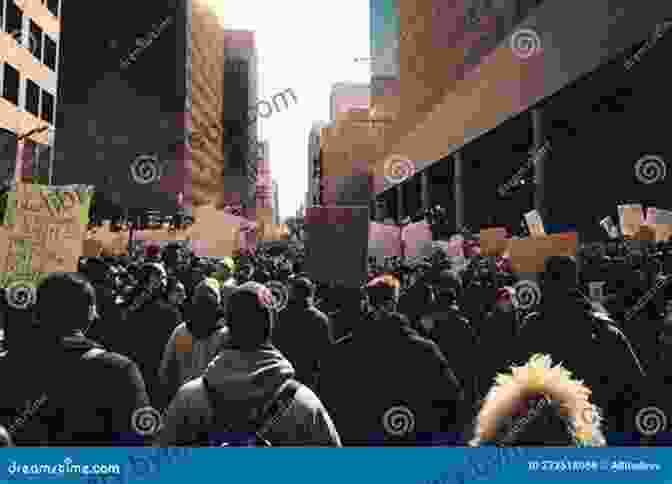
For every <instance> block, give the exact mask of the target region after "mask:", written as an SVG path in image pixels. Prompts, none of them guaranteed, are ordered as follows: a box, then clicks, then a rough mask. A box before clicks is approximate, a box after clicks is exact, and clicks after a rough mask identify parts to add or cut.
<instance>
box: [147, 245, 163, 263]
mask: <svg viewBox="0 0 672 484" xmlns="http://www.w3.org/2000/svg"><path fill="white" fill-rule="evenodd" d="M145 258H146V259H147V260H148V261H150V262H159V261H161V246H159V245H156V244H152V245H149V246H148V247H147V249H146V250H145Z"/></svg>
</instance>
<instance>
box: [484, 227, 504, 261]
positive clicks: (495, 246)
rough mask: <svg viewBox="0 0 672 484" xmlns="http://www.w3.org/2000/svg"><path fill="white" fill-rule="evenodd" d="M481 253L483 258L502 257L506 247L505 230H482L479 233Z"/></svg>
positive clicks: (498, 228) (501, 228) (499, 228)
mask: <svg viewBox="0 0 672 484" xmlns="http://www.w3.org/2000/svg"><path fill="white" fill-rule="evenodd" d="M479 237H480V240H481V253H482V254H483V255H484V256H498V255H502V254H503V253H504V252H505V251H506V248H507V246H508V241H507V231H506V228H503V227H497V228H491V229H482V230H481V231H480V233H479Z"/></svg>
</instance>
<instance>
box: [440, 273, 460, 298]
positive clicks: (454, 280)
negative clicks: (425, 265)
mask: <svg viewBox="0 0 672 484" xmlns="http://www.w3.org/2000/svg"><path fill="white" fill-rule="evenodd" d="M434 282H435V288H436V297H437V299H438V302H439V303H440V304H454V303H456V302H457V301H458V300H459V298H460V296H461V294H462V281H461V279H460V276H459V275H458V274H457V273H456V272H455V271H452V270H449V269H444V270H442V271H441V272H440V273H439V274H438V276H437V277H436V280H435V281H434Z"/></svg>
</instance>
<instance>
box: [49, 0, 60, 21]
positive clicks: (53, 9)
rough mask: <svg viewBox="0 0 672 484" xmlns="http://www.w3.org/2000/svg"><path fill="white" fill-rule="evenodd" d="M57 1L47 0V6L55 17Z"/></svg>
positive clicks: (56, 14)
mask: <svg viewBox="0 0 672 484" xmlns="http://www.w3.org/2000/svg"><path fill="white" fill-rule="evenodd" d="M58 3H59V0H47V8H48V9H49V11H50V12H51V13H53V14H54V15H55V16H56V17H58Z"/></svg>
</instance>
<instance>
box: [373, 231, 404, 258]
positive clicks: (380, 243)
mask: <svg viewBox="0 0 672 484" xmlns="http://www.w3.org/2000/svg"><path fill="white" fill-rule="evenodd" d="M369 256H370V257H375V258H376V260H377V261H378V262H382V261H383V260H384V259H385V257H400V256H401V229H400V228H399V227H397V226H396V225H388V224H381V223H377V222H371V223H370V224H369Z"/></svg>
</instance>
